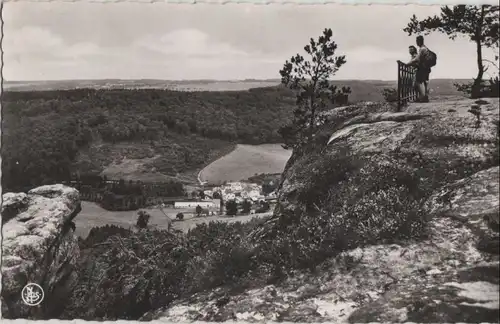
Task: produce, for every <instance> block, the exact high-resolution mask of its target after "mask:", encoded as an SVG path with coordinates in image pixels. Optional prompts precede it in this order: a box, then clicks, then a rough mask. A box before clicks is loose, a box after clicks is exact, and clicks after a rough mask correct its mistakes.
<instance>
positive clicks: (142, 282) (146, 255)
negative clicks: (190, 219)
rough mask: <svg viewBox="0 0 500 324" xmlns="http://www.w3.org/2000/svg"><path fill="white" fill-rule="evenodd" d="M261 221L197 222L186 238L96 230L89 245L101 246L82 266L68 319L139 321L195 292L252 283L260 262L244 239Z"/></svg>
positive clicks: (110, 228)
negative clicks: (153, 311)
mask: <svg viewBox="0 0 500 324" xmlns="http://www.w3.org/2000/svg"><path fill="white" fill-rule="evenodd" d="M262 221H263V220H262V219H256V218H254V219H252V220H251V221H250V222H249V223H245V224H242V223H241V222H235V223H230V224H228V223H222V222H212V223H209V224H199V225H197V226H196V227H195V228H194V229H192V230H190V231H189V232H188V233H187V234H183V233H180V234H175V233H170V232H168V231H158V230H146V231H139V232H136V233H134V232H131V231H121V230H117V227H116V226H106V227H102V228H94V229H92V231H91V233H93V234H92V236H91V235H89V238H87V242H86V244H87V245H90V241H92V242H97V241H99V242H100V244H99V245H98V246H95V247H94V248H93V249H91V250H89V251H88V252H87V257H86V258H85V260H83V261H84V262H83V264H82V266H81V267H80V268H79V278H80V279H79V282H78V285H77V287H76V289H75V291H74V293H73V296H72V298H71V300H70V302H69V304H68V305H67V308H66V311H65V314H64V318H66V319H69V318H79V319H82V318H83V319H93V320H95V319H107V320H113V319H129V320H137V319H138V318H139V317H141V316H142V315H143V314H144V313H145V312H147V311H150V310H152V309H156V308H158V307H162V306H165V305H168V304H169V303H170V302H172V301H173V300H175V299H178V298H182V297H186V296H189V295H191V294H193V293H195V292H199V291H202V290H206V289H211V288H214V287H217V286H220V285H222V284H225V285H229V286H232V287H239V288H241V287H244V286H245V285H248V284H251V283H252V282H254V281H255V280H253V279H249V278H252V277H253V278H255V277H258V276H255V275H252V271H255V269H257V268H258V262H257V259H256V258H255V254H254V252H253V249H252V246H251V245H250V244H249V243H248V241H247V239H246V237H247V234H248V233H249V231H250V230H251V229H252V228H253V227H255V226H256V225H257V224H260V223H261V222H262ZM111 233H113V235H107V237H106V234H111ZM104 237H106V239H103V238H104Z"/></svg>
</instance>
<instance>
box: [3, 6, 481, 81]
mask: <svg viewBox="0 0 500 324" xmlns="http://www.w3.org/2000/svg"><path fill="white" fill-rule="evenodd" d="M438 13H439V7H437V6H418V5H399V6H390V5H358V6H353V5H340V4H329V5H308V6H304V5H302V6H297V5H279V4H276V5H252V4H225V5H214V4H212V5H210V4H197V5H186V4H184V5H182V4H166V3H127V2H118V3H108V4H102V3H91V2H73V3H70V2H42V3H34V2H7V3H5V4H4V12H3V19H4V39H3V44H2V48H3V51H4V67H3V76H4V78H5V79H6V80H7V81H22V80H68V79H164V80H195V79H217V80H242V79H278V78H279V77H280V76H279V70H280V68H281V67H282V66H283V63H284V62H285V60H287V59H289V58H290V57H291V56H293V55H295V54H296V53H303V47H304V45H306V44H307V43H308V42H309V39H310V38H311V37H314V38H316V37H317V36H319V35H320V34H321V33H322V31H323V30H324V29H325V28H331V29H332V31H333V35H334V37H333V39H334V40H335V42H336V43H337V44H338V50H337V54H338V55H346V60H347V63H346V64H345V65H344V66H343V67H342V68H341V69H340V70H339V71H338V73H337V74H336V75H335V77H334V79H360V80H366V79H371V80H393V79H395V78H396V77H397V66H396V61H397V60H398V59H401V60H402V61H407V60H408V59H409V58H408V46H409V45H412V44H414V41H415V36H408V35H407V34H406V33H404V32H403V31H402V29H403V28H404V27H405V26H406V24H407V23H408V21H409V19H410V18H411V16H412V15H413V14H416V15H417V17H419V18H425V17H427V16H429V15H434V14H438ZM426 44H427V46H428V47H429V48H430V49H432V50H433V51H434V52H436V53H437V55H438V64H437V65H436V67H435V68H434V69H433V73H432V74H433V75H432V77H433V78H468V79H469V78H472V77H473V76H475V74H476V71H477V67H476V65H475V64H476V63H475V57H476V52H475V45H474V44H473V43H471V42H470V41H468V40H467V39H465V38H459V39H457V40H455V41H452V40H449V39H448V38H447V37H446V36H445V35H441V34H431V35H429V36H427V37H426Z"/></svg>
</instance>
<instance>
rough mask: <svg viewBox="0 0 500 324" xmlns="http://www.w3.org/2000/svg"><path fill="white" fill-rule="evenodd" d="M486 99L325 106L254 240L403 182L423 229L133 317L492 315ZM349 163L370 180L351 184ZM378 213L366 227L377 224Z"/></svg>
mask: <svg viewBox="0 0 500 324" xmlns="http://www.w3.org/2000/svg"><path fill="white" fill-rule="evenodd" d="M485 102H486V103H481V104H482V108H483V109H482V115H481V123H480V124H479V127H477V126H478V124H477V123H476V119H475V117H474V116H473V115H472V114H470V113H469V112H468V109H469V108H470V107H471V105H473V104H474V101H473V100H465V99H463V100H457V101H454V102H453V101H452V102H446V103H440V102H439V103H427V104H412V105H411V106H410V107H409V109H407V111H405V112H403V113H391V112H388V111H386V110H387V109H385V107H383V106H381V105H377V104H370V105H356V106H349V107H345V108H342V109H336V110H334V111H331V112H328V113H326V114H325V115H326V116H327V120H328V121H327V122H326V123H325V124H324V125H323V126H322V127H321V129H320V130H319V131H318V132H317V134H316V137H315V140H314V141H315V142H314V143H313V144H311V145H310V146H309V147H307V148H306V149H304V150H303V151H302V152H294V154H293V155H292V157H291V159H290V161H289V162H288V163H287V166H286V169H285V171H284V173H283V177H282V181H281V184H280V194H279V200H278V205H277V207H276V210H275V215H274V217H273V219H271V220H270V221H269V222H267V223H266V224H265V225H264V226H263V227H261V228H259V229H258V230H256V231H255V232H254V233H253V237H254V240H255V242H259V241H260V240H265V239H267V238H268V237H269V236H272V235H274V234H273V233H275V232H276V228H277V227H279V226H284V224H285V225H286V224H291V223H293V222H294V221H297V219H300V218H301V217H308V215H310V214H311V213H316V212H318V210H319V211H323V210H328V208H330V206H329V205H330V204H337V205H336V206H338V205H339V204H340V205H342V204H344V205H345V206H347V205H357V204H367V199H371V198H370V197H377V196H376V194H377V192H376V191H377V190H376V188H383V189H380V192H381V195H382V196H383V195H386V197H383V198H384V199H386V200H385V201H391V200H394V201H398V200H400V199H403V198H405V199H406V198H407V197H406V196H405V197H403V192H401V193H400V189H399V188H400V187H401V188H403V187H405V188H406V189H407V191H406V192H405V193H404V194H405V195H407V196H408V197H410V198H411V199H414V200H415V201H418V202H419V206H420V204H421V206H422V209H423V215H424V216H422V217H423V218H425V220H426V224H427V225H426V226H427V229H426V236H424V237H420V238H419V239H408V240H402V241H399V242H393V243H390V244H389V243H384V242H380V243H370V244H368V245H363V246H359V247H357V248H353V249H347V250H345V251H344V252H342V253H340V254H338V255H337V256H336V257H334V258H331V259H330V260H328V261H326V262H324V264H323V265H322V266H321V269H319V271H316V272H313V273H311V272H300V271H296V272H295V274H294V276H291V277H289V278H288V279H287V280H286V281H285V282H282V283H280V284H275V285H269V286H266V287H263V288H259V289H254V290H250V291H246V292H245V293H240V294H237V295H231V296H227V295H225V292H224V291H223V289H218V290H214V291H211V292H209V293H200V294H198V295H195V296H193V297H192V298H190V299H188V300H180V301H177V302H175V303H173V304H172V305H170V306H169V307H166V308H163V309H159V310H155V311H152V312H150V313H148V314H146V315H145V316H144V317H143V319H144V320H147V319H162V320H168V321H193V320H207V321H225V320H241V321H250V322H263V321H300V322H325V321H328V322H346V321H348V322H353V323H354V322H382V321H384V322H407V321H411V322H463V321H465V322H498V321H499V320H500V314H499V295H498V292H499V275H498V270H499V257H498V224H499V221H498V219H499V214H498V207H499V185H498V181H499V176H498V172H499V167H498V128H496V125H497V124H498V118H499V114H498V104H499V101H498V99H487V100H486V101H485ZM386 170H389V171H391V172H393V171H394V172H396V173H394V172H393V173H385V172H386ZM398 171H401V172H400V173H398ZM352 174H356V176H357V178H358V179H361V180H359V181H360V183H363V184H369V185H370V186H371V187H370V189H369V190H367V191H364V192H363V191H362V190H361V189H362V188H359V190H361V194H359V193H356V191H357V190H358V188H357V187H355V185H354V184H350V181H353V179H352V177H351V176H350V175H352ZM395 175H396V176H399V177H400V178H399V179H391V178H392V177H393V176H395ZM406 179H407V180H408V182H411V181H415V182H418V183H417V184H416V185H415V188H412V187H411V186H412V184H411V183H405V181H406ZM415 179H416V180H415ZM417 180H418V181H417ZM391 185H394V187H393V188H392V189H391V188H390V186H391ZM373 188H375V189H373ZM339 190H344V191H342V192H341V193H339ZM370 190H371V191H370ZM372 194H373V195H372ZM370 195H372V196H370ZM387 195H389V196H387ZM332 197H335V199H336V200H337V201H332V199H333V198H332ZM339 200H340V201H339ZM375 205H376V204H375ZM402 205H403V204H401V206H402ZM341 207H342V206H341ZM378 207H380V206H378ZM374 210H375V211H377V210H376V209H374ZM365 211H366V209H365V210H361V212H362V213H364V212H365ZM377 212H379V217H381V218H382V219H378V220H377V219H375V220H371V221H372V223H371V224H372V227H371V228H368V231H377V230H378V228H377V226H382V227H383V226H384V225H383V223H384V219H383V216H384V213H383V211H382V212H380V211H377ZM380 215H382V216H380ZM332 217H333V216H332ZM387 221H388V222H389V221H392V219H391V220H387ZM367 233H368V232H367Z"/></svg>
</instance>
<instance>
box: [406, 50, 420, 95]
mask: <svg viewBox="0 0 500 324" xmlns="http://www.w3.org/2000/svg"><path fill="white" fill-rule="evenodd" d="M408 51H409V52H410V56H411V60H410V62H409V63H408V64H407V65H409V66H413V67H415V68H417V67H418V64H417V62H416V61H414V60H415V58H416V57H417V55H418V51H417V48H416V47H415V46H413V45H410V46H409V47H408ZM412 61H414V62H415V63H413V64H412ZM412 86H413V88H414V89H415V90H416V91H417V92H418V91H419V90H418V86H417V78H413V80H412Z"/></svg>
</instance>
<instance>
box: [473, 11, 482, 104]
mask: <svg viewBox="0 0 500 324" xmlns="http://www.w3.org/2000/svg"><path fill="white" fill-rule="evenodd" d="M484 14H485V13H484V6H481V18H480V20H479V21H478V22H477V24H478V25H477V31H476V52H477V77H476V78H475V79H474V84H473V85H472V89H471V90H472V91H471V97H472V98H473V99H474V98H478V97H480V96H481V83H482V81H483V76H484V65H483V48H482V33H483V23H484Z"/></svg>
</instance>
